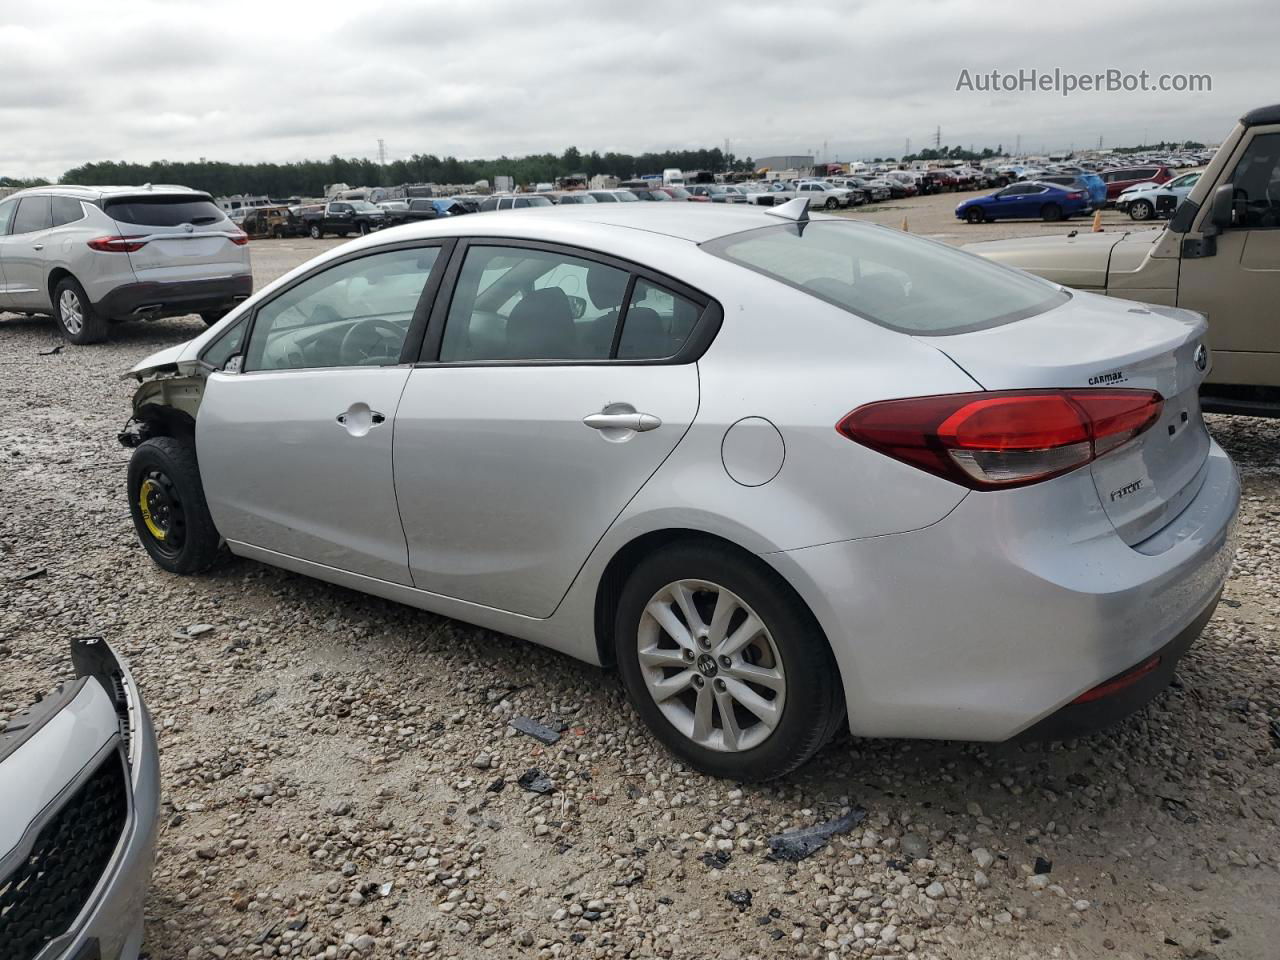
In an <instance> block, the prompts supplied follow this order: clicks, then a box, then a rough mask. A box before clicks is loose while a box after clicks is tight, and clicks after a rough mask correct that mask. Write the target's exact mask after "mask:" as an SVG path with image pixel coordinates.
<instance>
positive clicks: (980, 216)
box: [964, 207, 987, 223]
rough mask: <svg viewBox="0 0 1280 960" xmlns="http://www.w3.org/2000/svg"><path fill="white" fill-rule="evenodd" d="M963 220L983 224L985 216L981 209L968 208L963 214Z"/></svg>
mask: <svg viewBox="0 0 1280 960" xmlns="http://www.w3.org/2000/svg"><path fill="white" fill-rule="evenodd" d="M964 218H965V219H966V220H968V221H969V222H970V223H985V222H986V220H987V215H986V214H985V213H983V212H982V208H981V207H970V208H969V209H968V210H966V211H965V212H964Z"/></svg>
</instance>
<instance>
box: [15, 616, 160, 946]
mask: <svg viewBox="0 0 1280 960" xmlns="http://www.w3.org/2000/svg"><path fill="white" fill-rule="evenodd" d="M71 655H72V661H73V662H74V664H75V669H76V679H75V680H73V681H71V682H69V683H66V684H63V685H62V686H61V687H59V688H58V689H57V690H55V691H54V692H53V693H51V694H49V695H48V696H46V697H45V698H44V699H43V700H41V701H40V702H39V703H37V704H35V705H34V706H32V707H30V708H29V709H27V710H25V711H23V712H22V713H20V714H18V715H16V716H14V717H12V718H10V720H9V724H8V726H7V727H6V728H5V730H4V732H3V733H0V945H2V949H0V953H2V955H3V956H4V958H5V960H136V958H137V956H138V951H139V948H140V947H141V945H142V907H143V902H144V900H145V898H146V892H147V887H148V885H149V883H150V880H151V871H152V866H153V861H154V848H155V838H156V817H157V814H158V811H159V805H160V766H159V762H158V758H157V752H156V742H155V731H154V729H153V728H152V725H151V717H150V716H149V714H148V713H147V709H146V707H145V706H144V704H143V702H142V698H141V697H140V695H139V693H138V688H137V686H136V685H135V683H134V681H133V677H132V676H131V675H130V673H129V668H128V667H127V666H126V665H125V663H124V661H123V660H121V659H120V658H119V657H118V656H117V655H116V653H115V651H113V650H112V649H111V647H110V646H109V645H108V644H107V643H106V642H104V641H103V640H101V639H100V638H96V637H95V638H87V639H81V640H74V641H72V646H71Z"/></svg>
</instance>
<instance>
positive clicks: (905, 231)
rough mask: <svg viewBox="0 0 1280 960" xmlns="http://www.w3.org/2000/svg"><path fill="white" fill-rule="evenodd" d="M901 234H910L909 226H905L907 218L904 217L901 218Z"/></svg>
mask: <svg viewBox="0 0 1280 960" xmlns="http://www.w3.org/2000/svg"><path fill="white" fill-rule="evenodd" d="M902 232H903V233H910V232H911V228H910V227H909V226H907V218H906V217H903V218H902Z"/></svg>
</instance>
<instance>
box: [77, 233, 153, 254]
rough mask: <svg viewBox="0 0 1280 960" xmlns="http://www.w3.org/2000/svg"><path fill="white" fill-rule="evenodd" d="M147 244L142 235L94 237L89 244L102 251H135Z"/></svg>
mask: <svg viewBox="0 0 1280 960" xmlns="http://www.w3.org/2000/svg"><path fill="white" fill-rule="evenodd" d="M146 245H147V241H146V240H144V239H142V238H141V237H94V238H93V239H92V240H90V241H89V246H90V248H91V249H93V250H97V251H99V252H100V253H134V252H135V251H137V250H141V249H142V248H143V247H145V246H146Z"/></svg>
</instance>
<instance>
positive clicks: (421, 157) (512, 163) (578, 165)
mask: <svg viewBox="0 0 1280 960" xmlns="http://www.w3.org/2000/svg"><path fill="white" fill-rule="evenodd" d="M668 167H678V168H680V169H681V170H708V171H710V172H712V173H723V172H727V171H732V170H750V169H751V158H750V157H746V158H745V159H739V158H738V157H735V156H734V155H733V154H731V153H730V154H726V153H724V152H723V151H722V150H720V148H719V147H714V148H712V149H710V150H670V151H665V152H656V153H642V154H628V153H614V152H612V151H610V152H608V153H598V152H596V151H594V150H593V151H592V152H590V153H583V152H581V151H580V150H579V149H578V148H577V147H570V148H569V149H567V150H565V151H564V153H562V154H559V155H556V154H553V153H541V154H534V155H532V156H526V157H507V156H502V157H498V158H496V159H492V160H460V159H458V158H457V157H437V156H435V155H434V154H414V155H413V156H412V157H409V158H408V159H406V160H395V161H392V162H390V163H387V164H385V165H379V164H378V163H377V162H376V161H374V160H366V159H361V158H344V157H339V156H336V155H335V156H332V157H330V158H329V159H328V160H302V161H298V162H295V163H224V162H221V161H214V160H197V161H169V160H154V161H152V162H151V163H126V162H123V161H112V160H107V161H98V162H95V163H86V164H83V165H82V166H79V167H74V168H72V169H71V170H68V171H67V172H66V173H64V174H63V175H62V178H61V180H60V182H61V183H75V184H82V185H84V186H99V185H103V184H141V183H178V184H183V185H184V186H188V187H193V188H195V189H197V190H205V191H207V192H209V193H211V194H213V195H214V196H225V195H228V194H236V193H247V194H265V195H266V196H269V197H278V198H285V197H293V196H304V197H306V196H321V195H322V194H323V193H324V188H325V187H326V186H327V185H328V184H331V183H347V184H350V185H351V186H353V187H355V186H370V187H376V186H382V187H390V186H395V185H397V184H401V183H455V184H458V183H474V182H476V181H477V180H488V181H489V182H490V183H491V184H492V183H493V182H494V178H495V177H497V176H509V177H513V178H514V179H515V182H516V183H519V184H530V183H542V182H552V181H554V180H555V179H556V178H557V177H564V176H569V175H571V174H575V173H585V174H586V175H587V176H593V175H595V174H598V173H599V174H611V175H613V176H617V177H621V178H624V179H625V178H628V177H632V176H640V175H642V174H646V173H659V174H660V173H662V171H663V170H664V169H666V168H668Z"/></svg>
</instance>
